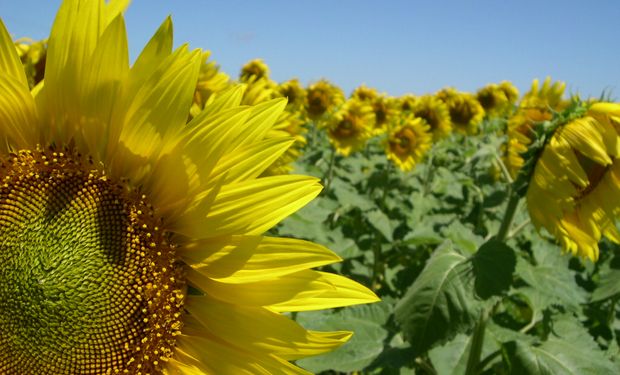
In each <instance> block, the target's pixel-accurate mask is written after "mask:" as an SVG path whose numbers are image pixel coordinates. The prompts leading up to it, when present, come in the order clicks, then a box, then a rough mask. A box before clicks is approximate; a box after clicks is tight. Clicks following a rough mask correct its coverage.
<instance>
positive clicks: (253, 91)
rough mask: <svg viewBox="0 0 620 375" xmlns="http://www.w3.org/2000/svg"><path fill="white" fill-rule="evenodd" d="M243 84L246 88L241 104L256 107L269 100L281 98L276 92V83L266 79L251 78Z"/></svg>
mask: <svg viewBox="0 0 620 375" xmlns="http://www.w3.org/2000/svg"><path fill="white" fill-rule="evenodd" d="M245 84H246V85H247V86H246V90H245V92H244V94H243V99H242V100H241V104H244V105H256V104H259V103H264V102H266V101H268V100H270V99H274V98H281V97H282V96H281V95H280V93H279V92H278V90H277V88H278V85H277V83H275V82H274V81H272V80H270V79H268V78H265V77H263V78H258V76H251V77H249V78H248V79H247V80H246V81H245Z"/></svg>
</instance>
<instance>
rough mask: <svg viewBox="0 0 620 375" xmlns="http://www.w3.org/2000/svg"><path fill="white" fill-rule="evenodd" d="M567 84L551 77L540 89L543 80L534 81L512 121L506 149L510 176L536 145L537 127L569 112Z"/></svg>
mask: <svg viewBox="0 0 620 375" xmlns="http://www.w3.org/2000/svg"><path fill="white" fill-rule="evenodd" d="M565 87H566V84H565V83H564V82H554V83H553V84H552V83H551V78H549V77H547V78H546V79H545V81H544V83H543V85H542V87H540V84H539V81H538V80H537V79H535V80H534V81H533V82H532V87H531V89H530V90H529V91H528V92H527V93H526V94H525V95H524V96H523V98H522V99H521V102H520V103H519V106H518V108H517V110H516V112H515V113H514V114H513V115H512V116H511V117H510V118H509V119H508V130H507V135H508V139H507V143H506V144H505V146H504V152H503V154H504V157H503V159H504V163H505V164H506V167H507V169H508V171H509V172H510V174H511V175H512V176H513V177H515V176H516V175H517V172H518V171H519V169H521V166H523V163H524V161H523V158H522V157H521V153H523V152H525V150H527V146H528V145H529V144H530V143H531V142H532V129H533V127H534V125H535V124H537V123H541V122H543V121H549V120H551V119H552V118H553V112H560V111H562V110H563V109H565V108H566V107H567V106H568V104H569V101H567V100H565V99H563V95H564V89H565Z"/></svg>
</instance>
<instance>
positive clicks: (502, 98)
mask: <svg viewBox="0 0 620 375" xmlns="http://www.w3.org/2000/svg"><path fill="white" fill-rule="evenodd" d="M513 90H516V88H515V87H514V86H512V85H511V84H510V83H509V82H506V81H504V82H502V84H501V85H498V84H495V83H491V84H488V85H486V86H484V87H483V88H481V89H480V90H478V92H477V93H476V99H478V102H479V103H480V105H481V106H482V108H484V111H485V113H486V115H487V116H488V117H499V116H504V115H505V114H506V113H508V112H509V111H510V110H511V109H512V107H513V106H514V104H515V100H516V99H515V98H514V97H515V95H514V93H515V92H514V91H513ZM517 96H518V91H517Z"/></svg>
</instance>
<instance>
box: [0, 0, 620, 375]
mask: <svg viewBox="0 0 620 375" xmlns="http://www.w3.org/2000/svg"><path fill="white" fill-rule="evenodd" d="M96 4H99V5H96ZM101 4H103V2H101V3H99V2H96V1H81V0H67V1H65V2H64V3H63V5H62V6H61V9H60V10H59V14H58V16H57V18H56V21H55V23H54V26H53V28H52V32H51V34H50V38H49V39H47V40H42V41H33V40H30V39H26V38H21V39H14V38H12V37H11V36H10V34H9V33H8V31H7V30H6V28H5V27H4V24H2V23H1V21H0V129H1V130H2V134H0V136H2V140H3V142H2V147H1V148H0V166H1V168H0V178H2V180H3V181H4V185H3V186H1V187H0V236H1V238H2V256H0V332H1V333H0V373H1V374H10V375H12V374H20V375H21V374H55V375H57V374H60V375H62V374H74V373H80V374H82V373H83V374H115V373H129V374H188V375H190V374H216V375H219V374H224V375H228V374H231V375H236V374H308V373H313V374H382V375H383V374H385V375H392V374H394V375H405V374H429V375H435V374H438V375H444V374H455V375H457V374H458V375H461V374H463V375H474V374H558V375H560V374H562V375H563V374H580V375H581V374H593V375H594V374H596V375H598V374H618V373H620V360H619V359H618V358H619V355H620V340H619V338H620V337H618V336H619V335H620V306H619V305H618V302H619V300H620V246H619V244H620V232H618V229H617V225H616V222H617V218H618V217H619V216H620V161H619V160H617V159H618V156H619V154H620V103H615V102H613V100H612V99H610V98H609V97H606V96H605V95H602V96H601V97H600V98H581V97H579V96H577V95H570V93H568V92H566V89H565V87H566V84H565V83H564V82H561V81H553V80H552V79H551V78H546V79H544V80H542V81H541V80H538V79H534V80H533V82H532V85H531V88H529V90H528V91H527V92H524V93H519V91H518V90H517V88H516V87H515V86H514V85H513V84H512V83H511V82H509V81H502V82H497V83H491V84H486V85H485V86H483V85H484V84H485V83H481V88H480V89H479V90H478V91H476V92H463V91H459V90H458V89H457V88H453V87H448V88H443V89H441V90H439V91H437V92H435V93H432V94H415V93H412V94H408V95H404V96H400V97H395V96H390V95H389V94H388V93H380V92H378V91H377V90H375V89H374V88H371V87H367V86H365V85H360V86H359V87H358V88H356V89H355V90H354V91H353V92H351V93H345V92H343V91H342V90H341V89H340V88H339V87H337V86H336V85H334V84H333V83H331V82H330V81H329V80H327V79H324V80H320V81H317V82H312V83H310V84H309V85H304V84H302V83H301V82H300V81H299V80H298V79H294V78H293V79H290V80H288V81H285V82H275V81H273V80H272V79H271V78H270V70H269V67H268V66H267V64H266V63H265V62H264V61H262V60H260V59H256V60H252V61H250V62H248V63H247V64H246V65H244V66H243V67H241V69H240V73H239V74H238V75H236V76H234V77H231V76H229V75H228V74H226V73H224V72H223V71H221V69H220V67H219V66H218V64H217V62H216V61H215V60H214V59H213V58H212V54H211V52H208V51H207V52H204V51H199V50H197V51H190V50H189V49H188V47H187V46H182V47H180V48H178V49H177V50H174V51H173V50H172V24H171V21H170V20H169V19H168V20H165V21H164V22H163V23H162V26H161V27H160V29H159V30H157V31H156V32H155V34H154V36H153V38H152V39H151V41H150V42H149V43H148V44H147V46H146V47H145V48H144V50H143V52H142V53H141V54H140V56H139V57H138V59H137V60H136V62H135V63H133V65H131V66H130V64H129V63H128V61H127V60H128V57H127V47H126V32H125V29H124V20H123V16H122V10H123V8H124V6H126V4H124V2H118V1H117V2H115V1H112V2H110V3H107V4H106V5H105V6H102V5H101ZM95 21H97V22H95ZM16 239H17V240H16Z"/></svg>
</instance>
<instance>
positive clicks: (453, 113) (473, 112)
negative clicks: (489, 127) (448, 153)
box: [437, 88, 484, 134]
mask: <svg viewBox="0 0 620 375" xmlns="http://www.w3.org/2000/svg"><path fill="white" fill-rule="evenodd" d="M437 97H438V98H439V99H441V100H442V101H443V102H444V103H446V105H447V106H448V112H449V113H450V121H451V123H452V129H453V130H456V131H458V132H460V133H463V134H476V133H478V126H479V125H480V122H482V119H483V118H484V108H482V106H481V105H480V103H478V101H477V100H476V97H475V96H473V95H472V94H469V93H465V92H457V91H456V90H454V89H452V88H448V89H443V90H441V91H440V92H438V93H437Z"/></svg>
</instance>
